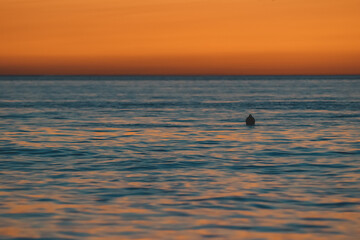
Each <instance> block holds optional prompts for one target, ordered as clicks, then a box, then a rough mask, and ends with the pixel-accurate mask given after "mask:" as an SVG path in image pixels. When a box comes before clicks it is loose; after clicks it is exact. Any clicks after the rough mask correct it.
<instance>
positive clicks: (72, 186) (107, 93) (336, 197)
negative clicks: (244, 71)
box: [0, 77, 360, 240]
mask: <svg viewBox="0 0 360 240" xmlns="http://www.w3.org/2000/svg"><path fill="white" fill-rule="evenodd" d="M359 90H360V78H359V79H352V80H351V79H348V80H346V79H341V78H339V79H332V80H328V79H326V78H324V79H315V80H314V79H313V80H311V79H308V80H307V79H290V78H289V79H281V80H276V79H266V78H265V77H264V79H263V80H261V79H257V80H246V79H240V80H221V79H216V78H214V80H201V79H200V80H199V79H198V80H196V81H192V80H183V81H182V80H177V81H166V80H159V81H157V80H151V81H141V80H137V81H134V80H132V81H125V80H122V81H115V80H114V81H86V80H83V81H72V80H71V79H64V80H61V81H60V80H59V81H50V80H41V81H36V80H34V81H20V80H17V81H14V80H12V81H0V239H55V240H56V239H253V240H255V239H257V240H259V239H273V240H275V239H289V240H290V239H291V240H292V239H309V240H310V239H311V240H313V239H324V240H325V239H326V240H328V239H358V236H359V234H360V231H359V226H360V161H359V160H360V141H359V133H360V94H359ZM249 113H252V114H253V115H254V117H255V118H256V120H257V122H256V123H257V125H256V126H254V127H247V126H245V124H244V119H245V118H246V116H247V115H248V114H249Z"/></svg>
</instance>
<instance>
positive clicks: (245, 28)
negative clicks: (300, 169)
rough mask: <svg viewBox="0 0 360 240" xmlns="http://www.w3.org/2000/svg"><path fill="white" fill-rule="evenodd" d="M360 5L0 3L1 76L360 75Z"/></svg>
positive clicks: (299, 1)
mask: <svg viewBox="0 0 360 240" xmlns="http://www.w3.org/2000/svg"><path fill="white" fill-rule="evenodd" d="M359 12H360V0H0V75H8V74H11V75H23V74H35V75H42V74H44V75H57V74H60V75H63V74H71V75H74V74H75V75H77V74H86V75H92V74H94V75H101V74H105V75H114V74H115V75H118V74H119V75H129V74H130V75H143V74H145V75H146V74H151V75H158V74H161V75H165V74H166V75H267V74H270V75H271V74H274V75H278V74H280V75H287V74H290V75H306V74H330V75H331V74H336V75H338V74H360V14H359Z"/></svg>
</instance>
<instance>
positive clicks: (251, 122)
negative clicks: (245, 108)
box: [246, 114, 255, 126]
mask: <svg viewBox="0 0 360 240" xmlns="http://www.w3.org/2000/svg"><path fill="white" fill-rule="evenodd" d="M246 125H248V126H254V125H255V118H254V117H253V116H252V115H251V114H249V116H248V117H247V118H246Z"/></svg>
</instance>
